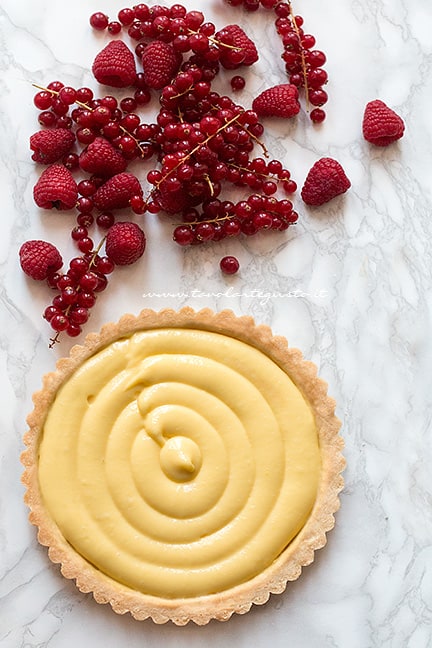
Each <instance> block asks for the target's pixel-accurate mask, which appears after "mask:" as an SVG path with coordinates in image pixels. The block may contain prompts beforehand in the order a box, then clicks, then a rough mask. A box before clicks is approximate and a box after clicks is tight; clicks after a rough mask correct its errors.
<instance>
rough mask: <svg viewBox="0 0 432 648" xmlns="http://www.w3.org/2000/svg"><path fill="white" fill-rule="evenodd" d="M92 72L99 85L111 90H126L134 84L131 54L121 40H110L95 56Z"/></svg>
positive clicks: (134, 68)
mask: <svg viewBox="0 0 432 648" xmlns="http://www.w3.org/2000/svg"><path fill="white" fill-rule="evenodd" d="M92 71H93V74H94V76H95V79H96V80H97V81H99V83H103V84H104V85H107V86H111V87H113V88H126V87H128V86H131V85H133V84H134V83H135V80H136V75H137V73H136V66H135V58H134V55H133V52H131V50H130V49H129V48H128V46H127V45H125V44H124V42H123V41H121V40H112V41H110V42H109V43H108V45H107V46H106V47H104V49H103V50H101V51H100V52H99V54H98V55H97V56H96V58H95V60H94V62H93V66H92Z"/></svg>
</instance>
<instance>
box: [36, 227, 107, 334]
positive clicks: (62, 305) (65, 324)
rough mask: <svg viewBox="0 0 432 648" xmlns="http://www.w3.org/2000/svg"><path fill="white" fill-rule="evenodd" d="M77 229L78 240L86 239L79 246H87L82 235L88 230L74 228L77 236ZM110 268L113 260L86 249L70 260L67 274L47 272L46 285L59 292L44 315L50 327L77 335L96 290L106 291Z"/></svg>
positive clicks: (85, 237) (93, 300)
mask: <svg viewBox="0 0 432 648" xmlns="http://www.w3.org/2000/svg"><path fill="white" fill-rule="evenodd" d="M77 230H83V231H82V232H80V233H79V234H80V235H82V237H81V238H79V239H77V240H78V243H80V242H82V241H85V242H86V245H85V246H82V245H81V247H90V239H89V238H88V237H87V236H83V235H84V234H86V233H87V230H86V229H85V228H83V227H76V228H75V230H74V231H73V232H72V234H73V235H74V234H75V236H76V235H77V234H78V232H77ZM87 241H88V243H87ZM91 248H93V243H92V242H91ZM113 270H114V263H113V262H112V261H111V260H110V259H109V258H108V257H107V256H99V254H98V253H97V252H91V251H89V252H87V253H85V254H84V255H82V256H77V257H74V258H73V259H71V261H70V263H69V269H68V271H67V272H66V273H64V274H60V273H55V274H52V275H50V276H49V279H48V284H49V285H50V286H51V287H52V288H54V289H56V290H58V291H59V293H58V294H57V295H56V296H55V297H54V298H53V300H52V303H51V305H50V306H48V307H47V308H46V309H45V311H44V315H43V316H44V318H45V319H46V320H47V321H48V322H49V323H50V324H51V328H52V329H53V330H54V331H56V332H57V333H60V332H61V331H66V333H67V334H68V335H69V336H71V337H75V336H77V335H79V334H80V333H81V330H82V328H81V327H82V325H83V324H85V323H86V322H87V320H88V318H89V309H90V308H92V306H94V304H95V303H96V297H97V293H99V292H102V291H103V290H105V288H106V286H107V283H108V280H107V275H108V274H110V273H111V272H112V271H113ZM55 341H56V338H53V339H52V341H51V342H52V344H53V343H54V342H55Z"/></svg>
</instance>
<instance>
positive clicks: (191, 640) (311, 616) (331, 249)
mask: <svg viewBox="0 0 432 648" xmlns="http://www.w3.org/2000/svg"><path fill="white" fill-rule="evenodd" d="M152 4H154V3H152ZM185 5H186V6H187V7H189V8H197V3H196V2H195V3H194V2H192V0H187V1H185ZM194 5H195V7H194ZM122 6H124V5H120V4H119V3H118V2H116V1H115V0H105V1H104V2H101V3H100V5H98V6H96V5H94V4H93V3H92V6H91V7H90V6H89V4H88V3H86V2H85V1H84V0H76V2H74V3H73V6H69V5H68V7H67V8H66V9H65V6H64V3H56V2H54V0H40V1H39V2H37V3H32V2H30V0H19V1H18V2H17V1H16V0H2V1H1V2H0V71H1V74H0V141H1V144H0V195H1V205H2V209H1V216H0V219H1V225H0V227H1V236H0V275H1V283H0V331H1V332H0V358H1V363H0V375H1V393H2V397H1V408H0V443H1V451H0V646H1V647H2V648H71V647H75V646H77V645H80V646H83V647H84V648H99V647H101V648H102V646H103V647H104V648H118V647H119V646H125V645H128V646H130V648H138V646H139V647H141V646H164V647H166V648H171V647H178V646H191V647H193V648H195V647H198V646H202V645H204V644H209V645H212V646H228V645H235V646H236V647H238V648H246V647H247V646H250V645H255V646H259V647H260V648H261V647H262V648H266V647H267V646H269V645H273V646H275V647H276V646H277V647H285V646H288V645H290V646H295V647H296V648H316V647H317V646H319V647H320V648H348V647H349V648H372V647H373V648H375V647H376V648H381V647H384V646H385V647H386V648H387V647H388V648H429V647H430V646H432V488H431V480H430V464H431V460H432V441H431V438H432V436H431V435H432V430H431V418H432V397H431V385H432V382H431V367H432V343H431V331H432V322H431V306H432V293H431V283H432V282H431V268H432V255H431V247H430V241H431V239H432V219H431V214H432V191H431V186H432V183H431V166H432V165H431V161H432V160H431V157H432V156H431V151H432V128H431V118H430V101H431V98H432V75H431V62H432V45H431V39H430V31H431V27H432V7H431V5H430V2H428V1H427V0H409V1H408V0H351V1H349V2H342V1H341V0H337V1H336V2H332V3H328V2H326V3H324V2H321V1H320V0H310V1H309V2H307V3H301V2H300V0H298V1H297V2H294V8H295V10H296V12H297V13H300V14H302V15H303V16H304V18H305V27H306V29H307V31H310V32H311V33H313V34H314V35H315V36H316V38H317V47H318V48H319V49H322V50H324V51H325V52H326V54H327V56H328V62H327V64H326V69H327V70H328V72H329V83H328V86H327V89H328V93H329V97H330V99H329V103H328V118H327V120H326V121H325V122H324V124H323V125H321V126H319V127H314V126H313V125H312V124H311V123H310V122H309V120H308V118H307V117H306V115H305V113H304V112H303V111H302V113H301V114H300V115H299V116H298V118H296V119H295V120H293V121H292V122H290V123H288V124H287V123H279V122H277V120H269V121H268V122H267V124H266V126H267V127H266V132H265V134H264V140H265V142H266V145H267V148H268V149H269V151H270V153H271V155H272V156H274V157H275V158H279V159H281V160H282V161H283V162H284V164H285V166H286V167H288V168H289V169H290V170H291V172H292V175H293V177H294V179H295V180H296V181H297V183H298V185H299V187H301V185H302V183H303V181H304V178H305V177H306V174H307V171H308V169H309V168H310V166H311V165H312V164H313V163H314V162H315V161H316V160H317V159H318V158H319V157H321V156H324V155H326V156H327V155H328V156H331V157H335V158H336V159H338V160H339V162H341V164H342V166H343V167H344V169H345V171H346V173H347V175H348V177H349V178H350V180H351V182H352V188H351V189H350V190H349V192H347V194H345V195H344V196H342V197H339V198H337V199H335V200H334V201H332V202H331V203H329V204H328V205H326V206H324V207H322V208H319V209H316V208H315V209H312V208H307V207H306V206H304V205H303V204H302V203H301V199H300V196H299V195H298V196H297V198H296V200H295V202H296V208H297V209H298V211H299V213H300V220H299V223H298V224H297V225H296V226H295V227H292V228H290V229H289V230H288V231H287V232H286V233H280V234H274V233H273V234H263V235H262V236H257V237H253V238H250V239H240V238H238V239H236V240H232V241H231V240H230V241H227V240H225V241H223V242H221V243H219V244H217V245H213V246H202V247H193V248H190V249H186V250H183V249H179V248H178V247H176V246H175V245H174V244H173V242H172V241H171V229H172V227H171V222H170V220H169V219H165V220H164V219H158V218H157V217H156V218H155V217H147V216H146V217H144V219H143V224H144V228H145V230H146V233H147V236H148V248H147V251H146V254H145V256H144V257H143V259H142V260H141V261H140V262H139V263H137V264H136V265H135V266H134V267H133V268H132V267H131V268H127V269H119V270H118V272H116V273H114V275H113V277H112V280H111V281H110V285H109V287H108V289H107V291H106V292H105V293H104V294H103V296H102V297H101V298H100V300H99V302H98V305H97V306H96V307H95V308H94V309H93V313H92V316H91V319H90V322H89V323H88V325H87V327H86V331H90V330H92V329H98V328H99V326H100V325H101V324H102V323H103V322H105V321H107V320H115V319H117V318H118V317H119V316H121V315H122V314H123V313H124V312H138V311H139V310H141V308H143V307H151V308H155V309H160V308H164V307H167V306H169V307H176V308H177V307H180V306H183V305H185V304H188V305H190V306H193V307H194V308H202V307H207V306H209V307H211V308H214V309H218V310H219V309H222V308H231V309H232V310H234V311H235V312H236V313H238V314H252V315H253V316H254V317H255V319H256V320H257V322H259V323H264V324H268V325H270V326H272V328H273V330H274V332H275V333H277V334H281V335H284V336H286V337H287V338H288V340H289V342H290V343H291V344H292V345H293V346H298V347H299V348H301V349H302V351H303V353H304V355H305V356H306V357H307V358H309V359H311V360H313V361H314V362H316V363H317V365H318V366H319V369H320V374H321V376H322V377H323V378H324V379H325V380H327V381H328V383H329V391H330V393H331V395H332V396H334V397H335V398H336V400H337V412H338V415H339V416H340V418H341V419H342V421H343V436H344V438H345V444H346V448H345V456H346V459H347V469H346V471H345V480H346V487H345V490H344V492H343V494H342V497H341V503H342V507H341V510H340V511H339V513H338V515H337V523H336V527H335V529H334V530H333V531H332V532H331V534H329V542H328V544H327V546H326V548H325V549H323V550H322V551H320V552H318V553H317V555H316V560H315V562H314V564H313V565H312V566H310V567H309V568H306V569H305V570H304V573H303V575H302V577H301V578H300V579H299V580H298V581H296V582H295V583H292V584H290V585H289V586H288V588H287V591H286V592H285V593H284V594H283V595H280V596H273V597H272V598H271V599H270V601H269V602H268V603H267V604H266V605H265V606H264V607H260V608H258V607H257V608H254V609H253V610H252V611H251V612H250V613H249V614H248V615H246V616H245V617H233V618H232V619H231V620H230V621H229V622H228V623H225V624H220V623H216V622H212V623H210V624H209V625H208V626H206V627H204V628H198V627H195V626H192V625H190V626H187V627H185V628H176V627H174V626H172V625H169V624H168V625H165V626H161V627H159V626H156V625H154V624H153V623H152V622H143V623H139V622H136V621H134V620H133V619H131V618H129V617H127V616H125V617H119V616H117V615H115V614H114V613H113V612H112V611H111V610H110V609H109V608H108V607H106V606H100V605H97V604H96V603H94V601H93V600H92V597H91V596H90V595H85V594H81V593H80V592H79V591H78V590H77V589H76V588H75V586H74V584H73V583H72V582H69V581H67V580H65V579H64V578H62V577H61V576H60V574H59V570H58V568H57V567H56V566H54V565H52V564H51V563H50V562H49V560H48V558H47V555H46V551H45V549H44V548H42V547H40V546H39V545H38V543H37V541H36V533H35V529H34V528H33V527H32V526H31V525H30V524H29V523H28V521H27V509H26V507H25V506H24V504H23V501H22V496H23V487H22V485H21V483H20V475H21V472H22V467H21V465H20V461H19V455H20V452H21V451H22V448H23V445H22V435H23V433H24V431H25V429H26V425H25V417H26V414H27V413H28V412H29V411H30V410H31V408H32V401H31V395H32V393H33V392H34V391H35V390H37V389H39V387H40V384H41V378H42V375H43V374H44V373H46V372H47V371H50V370H52V369H53V368H54V366H55V362H56V359H57V358H59V357H61V356H62V355H64V354H66V353H68V351H69V349H70V347H71V346H72V344H73V343H74V341H71V340H67V339H64V338H63V339H62V341H61V343H60V344H58V345H57V347H56V348H55V349H53V350H49V349H48V344H47V341H48V337H49V335H50V331H49V329H48V326H47V324H46V323H45V322H44V320H43V319H42V317H41V313H42V311H43V309H44V308H45V306H46V305H47V303H48V300H49V299H50V297H51V295H50V294H49V293H48V292H47V290H46V288H44V287H43V286H39V285H36V284H35V283H32V282H31V281H28V280H27V279H26V278H25V277H24V276H23V274H22V273H21V271H20V269H19V266H18V257H17V254H18V249H19V247H20V245H21V244H22V243H23V242H24V241H25V240H26V239H29V238H44V239H48V240H50V241H52V242H54V243H55V244H57V245H58V246H59V247H60V248H61V250H62V252H63V253H64V256H65V257H66V258H68V256H70V255H71V253H72V249H73V248H72V244H71V243H70V241H69V231H70V229H71V227H72V222H73V217H72V216H71V215H67V214H64V215H63V214H60V215H59V214H55V215H53V214H46V213H41V211H40V210H38V209H37V208H36V207H35V205H34V202H33V198H32V188H33V185H34V184H35V182H36V180H37V177H38V173H39V172H40V169H38V168H37V167H36V165H35V164H34V163H33V162H32V161H31V158H30V152H29V147H28V139H29V136H30V135H31V134H32V133H33V132H34V131H36V130H37V129H38V124H37V117H36V110H35V109H34V107H33V104H32V99H33V94H34V92H33V89H32V87H31V83H32V82H35V83H41V84H44V83H45V84H46V83H48V82H49V81H51V80H53V79H61V80H63V81H64V82H65V83H67V84H71V85H75V86H79V85H84V84H85V85H91V86H92V87H94V88H96V86H95V84H94V82H93V79H92V76H91V72H90V68H91V63H92V61H93V58H94V56H95V55H96V53H97V52H98V51H99V49H101V47H102V45H103V44H104V43H105V42H106V37H105V35H100V34H99V35H95V34H94V33H92V31H91V29H90V28H89V27H88V17H89V14H90V13H91V12H92V11H95V10H99V9H100V10H103V11H106V12H107V13H108V14H109V15H110V16H115V15H116V13H117V11H118V10H119V9H120V8H121V7H122ZM203 11H204V12H205V14H206V17H208V19H210V20H213V21H214V22H215V24H216V25H217V26H218V27H221V26H223V25H224V24H229V23H233V22H240V24H241V25H242V26H243V27H244V28H245V29H246V30H247V31H248V33H250V34H251V35H252V36H253V38H254V40H255V41H256V43H257V46H258V49H259V53H260V60H259V62H258V63H257V64H256V65H255V66H253V68H252V69H250V70H248V71H247V75H246V76H247V86H246V89H245V90H244V91H243V92H241V93H239V94H238V95H237V96H238V99H239V102H242V103H243V104H244V105H250V103H251V101H252V98H253V96H254V94H255V93H256V92H259V91H260V90H262V89H264V88H265V87H267V86H268V85H270V84H273V83H279V82H282V81H283V80H284V79H285V77H284V71H283V64H282V61H281V59H280V51H281V50H280V43H279V41H278V39H277V38H276V36H275V32H274V27H273V24H272V22H271V19H270V17H269V16H267V15H266V14H263V13H261V12H260V13H259V14H252V15H247V14H244V13H243V12H242V11H241V10H238V9H232V8H229V7H228V6H227V5H225V4H223V3H222V2H221V1H220V0H211V1H209V2H207V3H206V7H205V9H203ZM229 78H230V75H229V74H226V75H225V77H224V78H222V79H220V80H219V81H218V83H219V84H220V87H221V88H222V87H224V85H223V84H225V88H226V87H227V86H226V83H227V79H229ZM225 91H226V90H225ZM376 98H380V99H382V100H383V101H385V102H386V103H388V105H390V106H391V107H393V108H394V109H395V110H397V112H398V113H399V114H400V115H401V116H402V117H403V118H404V120H405V122H406V133H405V136H404V137H403V139H402V140H400V141H399V142H398V143H397V144H393V145H392V146H390V147H388V148H386V149H378V148H374V147H372V146H370V145H369V144H368V143H367V142H365V141H364V140H363V138H362V136H361V120H362V115H363V110H364V106H365V104H366V103H367V102H368V101H370V100H372V99H376ZM258 154H259V153H258ZM298 194H299V192H298ZM227 253H230V254H235V255H236V256H238V258H239V260H240V263H241V271H240V273H239V274H238V275H236V276H234V277H228V278H227V277H223V276H222V275H221V274H220V272H219V269H218V262H219V259H220V258H221V257H222V256H223V255H224V254H227Z"/></svg>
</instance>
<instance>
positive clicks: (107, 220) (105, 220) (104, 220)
mask: <svg viewBox="0 0 432 648" xmlns="http://www.w3.org/2000/svg"><path fill="white" fill-rule="evenodd" d="M114 221H115V217H114V214H113V213H112V212H102V213H101V214H98V216H97V217H96V223H97V224H98V225H99V227H101V228H102V229H109V228H110V227H111V225H114Z"/></svg>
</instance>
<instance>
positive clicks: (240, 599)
mask: <svg viewBox="0 0 432 648" xmlns="http://www.w3.org/2000/svg"><path fill="white" fill-rule="evenodd" d="M166 327H177V328H201V329H204V330H209V331H215V332H220V333H224V334H226V335H231V336H232V337H235V338H237V339H239V340H242V341H243V342H246V343H248V344H251V345H253V346H255V347H257V348H258V349H260V350H261V351H263V352H264V353H266V354H267V355H268V356H270V357H271V358H272V359H273V360H274V361H275V362H276V363H277V364H278V365H279V366H281V367H282V368H283V369H284V370H285V371H286V372H287V373H288V374H289V375H290V377H291V378H292V380H293V381H294V382H295V384H296V385H297V387H298V388H299V389H300V390H301V391H302V393H303V394H304V395H305V396H306V398H307V400H308V402H309V403H310V405H311V407H312V409H313V412H314V415H315V419H316V425H317V432H318V437H319V442H320V447H321V455H322V471H321V479H320V486H319V490H318V494H317V499H316V502H315V506H314V508H313V511H312V513H311V515H310V517H309V519H308V521H307V522H306V524H305V526H304V527H303V529H302V530H301V531H300V533H299V534H298V535H297V536H296V538H295V539H294V540H293V541H292V542H291V543H290V544H289V545H288V546H287V547H286V549H285V550H284V551H283V552H282V554H281V555H280V556H279V557H278V558H277V559H276V560H275V561H274V562H273V563H272V564H271V565H270V566H269V567H268V568H267V569H266V570H264V571H263V572H262V573H260V574H258V575H257V576H256V577H254V578H253V579H251V580H250V581H247V582H246V583H242V584H240V585H237V586H236V587H234V588H231V589H229V590H226V591H224V592H220V593H217V594H212V595H209V596H201V597H196V598H192V599H188V598H185V599H173V600H170V599H160V598H157V597H153V596H148V595H146V594H142V593H140V592H135V591H133V590H131V589H130V588H128V587H126V586H123V585H121V584H120V583H117V582H116V581H114V580H112V579H111V578H109V577H108V576H105V575H104V574H103V573H102V572H100V571H99V570H97V569H96V568H94V567H93V566H92V565H91V564H90V563H88V562H87V561H86V560H85V559H84V558H82V557H81V556H80V555H79V554H78V553H76V552H75V551H74V550H73V549H72V547H71V546H70V545H69V544H68V543H67V541H66V540H65V539H64V538H63V536H62V534H61V533H60V531H59V530H58V528H57V526H56V524H55V523H54V522H53V521H52V519H51V518H50V516H49V514H48V513H47V511H46V510H45V508H44V505H43V502H42V500H41V496H40V492H39V486H38V472H37V471H38V467H37V462H38V447H39V439H40V436H41V432H42V429H43V425H44V421H45V416H46V413H47V411H48V409H49V407H50V405H51V403H52V401H53V400H54V397H55V394H56V392H57V390H58V389H59V387H60V386H61V384H62V383H63V382H64V381H66V380H67V379H68V378H69V377H70V376H71V375H72V373H73V372H74V371H75V370H76V369H77V368H78V366H79V365H80V364H81V363H82V362H83V361H84V360H85V359H87V358H88V357H90V356H91V355H93V354H94V353H96V352H97V351H99V350H100V349H102V348H103V347H105V346H106V345H107V344H110V343H111V342H113V341H114V340H116V339H118V338H121V337H122V336H126V335H130V334H132V333H133V332H135V331H139V330H144V329H151V328H166ZM33 403H34V409H33V411H32V412H31V413H30V414H29V415H28V417H27V424H28V430H27V432H26V434H25V435H24V444H25V446H26V450H24V451H23V453H22V455H21V462H22V464H23V466H24V467H25V470H24V473H23V475H22V482H23V484H24V485H25V486H26V492H25V496H24V500H25V502H26V504H27V506H28V507H29V509H30V513H29V520H30V522H31V523H32V524H34V525H35V526H36V527H38V541H39V543H40V544H41V545H44V546H47V547H48V555H49V558H50V560H51V561H52V562H53V563H59V564H60V569H61V572H62V574H63V576H64V577H66V578H68V579H74V580H75V581H76V586H77V587H78V589H79V590H80V591H81V592H85V593H88V592H91V593H92V594H93V597H94V599H95V600H96V601H97V602H98V603H109V604H110V605H111V607H112V609H113V610H114V612H116V613H118V614H125V613H128V612H129V613H130V614H131V615H132V616H133V617H134V618H135V619H137V620H144V619H147V618H151V619H152V620H153V621H154V622H155V623H159V624H160V623H166V622H167V621H172V622H173V623H175V624H176V625H185V624H187V623H188V622H189V621H193V622H194V623H196V624H197V625H205V624H207V623H209V621H211V620H212V619H217V620H219V621H226V620H227V619H229V618H230V617H231V616H232V615H233V614H245V613H246V612H248V611H249V610H250V608H251V607H252V605H254V604H255V605H262V604H264V603H266V602H267V600H268V599H269V597H270V595H271V594H280V593H282V592H283V591H284V590H285V589H286V586H287V583H288V582H289V581H293V580H296V579H297V578H298V577H299V576H300V574H301V571H302V568H303V567H305V566H307V565H309V564H310V563H312V562H313V560H314V554H315V551H316V550H318V549H321V548H322V547H323V546H324V545H325V544H326V542H327V537H326V534H327V532H328V531H330V530H331V529H332V528H333V527H334V524H335V518H334V514H335V513H336V511H337V510H338V509H339V506H340V502H339V493H340V491H341V490H342V488H343V485H344V481H343V477H342V472H343V470H344V468H345V459H344V457H343V455H342V449H343V440H342V438H341V436H340V435H339V430H340V427H341V422H340V420H339V419H338V418H337V416H336V415H335V408H336V403H335V401H334V400H333V399H332V398H330V397H329V396H328V394H327V383H326V382H325V381H324V380H322V379H321V378H319V377H318V375H317V367H316V365H315V364H314V363H312V362H310V361H306V360H305V359H304V358H303V355H302V353H301V351H299V350H298V349H295V348H291V347H289V345H288V341H287V340H286V338H284V337H282V336H275V335H274V334H273V332H272V330H271V329H270V327H268V326H266V325H257V324H256V323H255V321H254V319H253V318H252V317H251V316H237V315H235V314H234V313H233V312H232V311H231V310H223V311H220V312H214V311H212V310H211V309H208V308H206V309H203V310H200V311H195V310H193V309H192V308H190V307H184V308H182V309H180V310H179V311H176V310H173V309H164V310H162V311H154V310H151V309H144V310H142V311H141V312H140V313H139V314H138V315H132V314H127V315H124V316H123V317H122V318H121V319H120V320H119V321H118V322H116V323H114V322H110V323H108V324H105V325H104V326H103V327H102V328H101V330H100V332H99V333H90V334H88V335H87V336H86V338H85V340H84V342H83V344H80V345H75V346H74V347H72V349H71V351H70V354H69V357H65V358H61V359H60V360H58V362H57V364H56V369H55V371H52V372H50V373H47V374H46V375H45V376H44V377H43V381H42V389H41V390H39V391H38V392H36V393H35V394H34V395H33Z"/></svg>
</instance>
